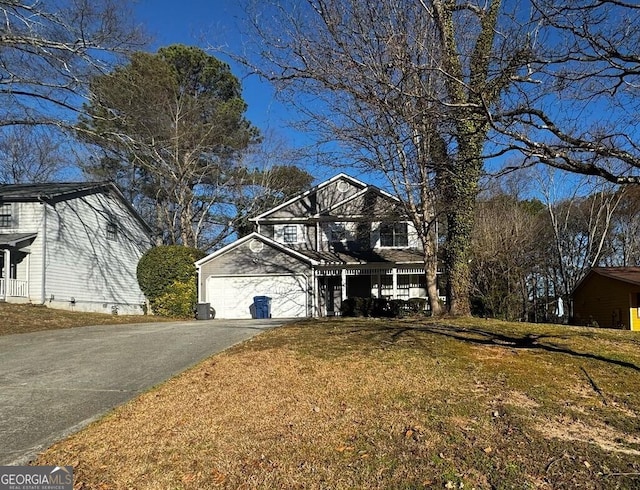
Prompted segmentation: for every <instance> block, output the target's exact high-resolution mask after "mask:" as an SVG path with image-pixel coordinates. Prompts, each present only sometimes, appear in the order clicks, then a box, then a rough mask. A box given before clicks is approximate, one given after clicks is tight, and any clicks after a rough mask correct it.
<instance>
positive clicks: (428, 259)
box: [422, 233, 443, 316]
mask: <svg viewBox="0 0 640 490" xmlns="http://www.w3.org/2000/svg"><path fill="white" fill-rule="evenodd" d="M434 235H435V233H434ZM436 244H437V242H436V241H434V240H433V239H432V236H431V235H429V236H427V240H425V243H424V246H423V247H422V248H423V251H424V273H425V278H426V285H427V298H428V299H429V306H430V307H431V315H432V316H440V315H442V313H443V311H442V305H441V304H440V297H439V294H438V254H437V251H436Z"/></svg>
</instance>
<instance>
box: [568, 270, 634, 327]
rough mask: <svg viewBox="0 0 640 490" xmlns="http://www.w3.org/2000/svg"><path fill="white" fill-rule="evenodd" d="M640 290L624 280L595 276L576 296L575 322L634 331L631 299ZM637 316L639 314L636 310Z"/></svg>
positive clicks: (591, 277) (574, 300) (574, 303)
mask: <svg viewBox="0 0 640 490" xmlns="http://www.w3.org/2000/svg"><path fill="white" fill-rule="evenodd" d="M638 293H640V288H638V287H637V286H633V285H630V284H627V283H625V282H622V281H618V280H615V279H611V278H608V277H603V276H600V275H598V274H592V275H591V276H590V277H588V278H586V279H585V281H584V283H583V284H582V285H581V287H580V288H579V289H578V290H577V291H576V292H575V294H574V296H573V308H574V319H575V323H576V324H578V325H588V324H593V323H594V322H596V323H597V324H598V326H600V327H609V328H611V327H613V328H616V327H619V326H622V327H623V328H627V329H628V328H630V324H629V323H630V322H629V320H630V314H633V313H634V311H635V310H637V308H634V309H633V310H631V312H630V309H631V298H633V297H635V296H636V295H637V294H638ZM635 313H636V314H637V311H635Z"/></svg>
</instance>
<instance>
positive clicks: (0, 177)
mask: <svg viewBox="0 0 640 490" xmlns="http://www.w3.org/2000/svg"><path fill="white" fill-rule="evenodd" d="M69 155H70V152H69V149H68V148H67V147H66V146H65V145H64V144H63V143H62V142H61V141H60V139H59V138H56V137H55V135H53V134H51V131H50V130H49V128H46V127H33V126H13V127H11V126H7V127H5V128H2V129H0V183H2V184H17V183H31V182H51V181H55V180H59V179H60V178H61V177H62V172H63V171H64V170H66V169H69V168H71V167H73V165H74V161H73V160H72V159H71V158H70V156H69Z"/></svg>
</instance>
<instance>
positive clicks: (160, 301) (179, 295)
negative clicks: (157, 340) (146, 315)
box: [150, 281, 197, 317]
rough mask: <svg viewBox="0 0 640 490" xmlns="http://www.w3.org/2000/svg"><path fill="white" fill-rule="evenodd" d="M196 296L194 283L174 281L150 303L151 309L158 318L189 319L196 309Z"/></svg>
mask: <svg viewBox="0 0 640 490" xmlns="http://www.w3.org/2000/svg"><path fill="white" fill-rule="evenodd" d="M196 294H197V292H196V283H195V281H189V282H180V281H175V282H173V284H171V285H170V286H169V287H168V288H167V289H166V291H165V292H164V293H163V294H161V295H160V296H158V297H157V298H154V299H153V300H151V301H150V303H151V309H152V310H153V312H154V313H155V314H156V315H158V316H175V317H191V316H193V311H194V310H195V307H196V302H197V296H196Z"/></svg>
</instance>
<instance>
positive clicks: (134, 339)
mask: <svg viewBox="0 0 640 490" xmlns="http://www.w3.org/2000/svg"><path fill="white" fill-rule="evenodd" d="M282 323H284V322H283V321H282V320H207V321H189V322H171V323H144V324H135V325H112V326H104V325H103V326H95V327H82V328H70V329H65V330H51V331H44V332H33V333H25V334H18V335H7V336H1V337H0V465H17V464H24V463H26V462H28V461H30V460H32V459H33V458H34V457H35V455H36V454H37V453H38V452H40V451H42V450H44V449H46V448H47V447H49V446H50V445H51V444H53V443H54V442H55V441H57V440H60V439H62V438H64V437H66V436H67V435H69V434H71V433H73V432H76V431H78V430H79V429H81V428H83V427H85V426H86V425H88V424H89V423H90V422H92V421H93V420H96V419H97V418H99V417H100V416H101V415H103V414H105V413H106V412H107V411H109V410H110V409H112V408H114V407H115V406H117V405H120V404H121V403H123V402H126V401H127V400H130V399H131V398H134V397H135V396H136V395H138V394H139V393H141V392H143V391H145V390H147V389H148V388H150V387H152V386H154V385H156V384H159V383H161V382H163V381H165V380H167V379H168V378H170V377H172V376H173V375H175V374H177V373H180V372H182V371H184V370H185V369H186V368H188V367H190V366H192V365H194V364H196V363H197V362H198V361H200V360H202V359H205V358H207V357H209V356H211V355H212V354H215V353H217V352H220V351H222V350H224V349H226V348H227V347H230V346H232V345H233V344H236V343H238V342H240V341H242V340H246V339H248V338H250V337H252V336H254V335H256V334H258V333H260V332H261V331H263V330H266V329H268V328H272V327H274V326H278V325H281V324H282Z"/></svg>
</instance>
